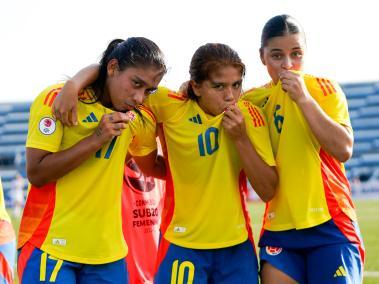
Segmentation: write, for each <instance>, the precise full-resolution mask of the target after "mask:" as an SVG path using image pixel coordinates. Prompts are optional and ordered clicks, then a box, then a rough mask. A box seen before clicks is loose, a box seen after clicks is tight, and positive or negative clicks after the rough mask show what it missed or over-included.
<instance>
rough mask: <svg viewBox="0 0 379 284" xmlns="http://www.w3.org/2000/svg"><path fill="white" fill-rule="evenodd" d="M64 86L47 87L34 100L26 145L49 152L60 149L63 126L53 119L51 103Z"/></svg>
mask: <svg viewBox="0 0 379 284" xmlns="http://www.w3.org/2000/svg"><path fill="white" fill-rule="evenodd" d="M62 86H63V84H58V85H53V86H50V87H48V88H46V89H45V90H44V91H42V93H40V94H39V96H38V97H37V98H36V99H35V101H34V102H33V104H32V106H31V108H30V117H29V125H28V136H27V139H26V147H30V148H37V149H41V150H45V151H49V152H57V151H58V150H59V149H60V145H61V140H62V136H63V126H62V124H61V123H60V122H59V121H55V120H54V119H53V116H52V112H51V105H52V103H53V101H54V99H55V97H56V96H57V95H58V93H59V91H60V90H61V89H62Z"/></svg>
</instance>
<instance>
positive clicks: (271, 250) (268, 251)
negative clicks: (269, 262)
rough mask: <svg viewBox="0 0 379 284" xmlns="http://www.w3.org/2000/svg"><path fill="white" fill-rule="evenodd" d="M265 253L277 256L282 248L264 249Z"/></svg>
mask: <svg viewBox="0 0 379 284" xmlns="http://www.w3.org/2000/svg"><path fill="white" fill-rule="evenodd" d="M266 252H267V254H269V255H278V254H279V253H281V252H282V248H277V247H269V246H267V247H266Z"/></svg>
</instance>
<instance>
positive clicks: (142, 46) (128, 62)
mask: <svg viewBox="0 0 379 284" xmlns="http://www.w3.org/2000/svg"><path fill="white" fill-rule="evenodd" d="M112 59H116V60H117V64H118V68H119V70H120V71H123V70H125V69H127V68H129V67H155V68H157V69H160V70H162V71H161V72H162V74H165V73H166V72H167V68H166V64H165V60H164V56H163V53H162V51H161V50H160V49H159V47H158V46H157V45H156V44H155V43H154V42H153V41H151V40H149V39H147V38H144V37H130V38H128V39H126V40H122V39H114V40H112V41H111V42H110V43H109V45H108V47H107V49H106V50H105V51H104V53H103V56H102V58H101V60H100V68H99V76H98V77H97V79H96V81H95V82H94V83H93V84H92V87H93V89H94V91H95V94H96V100H97V101H101V99H102V97H103V95H104V89H105V83H106V80H107V76H108V75H107V65H108V63H109V61H110V60H112Z"/></svg>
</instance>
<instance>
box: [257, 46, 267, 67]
mask: <svg viewBox="0 0 379 284" xmlns="http://www.w3.org/2000/svg"><path fill="white" fill-rule="evenodd" d="M259 57H260V58H261V61H262V63H263V65H266V60H265V58H264V50H263V47H261V48H260V49H259Z"/></svg>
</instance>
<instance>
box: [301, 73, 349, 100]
mask: <svg viewBox="0 0 379 284" xmlns="http://www.w3.org/2000/svg"><path fill="white" fill-rule="evenodd" d="M303 78H304V82H305V84H306V86H307V88H308V90H309V91H310V93H311V95H312V96H316V97H328V96H330V95H333V94H337V93H342V90H341V87H340V86H339V84H338V83H337V82H336V81H335V80H332V79H330V78H326V77H322V76H315V75H310V74H304V76H303Z"/></svg>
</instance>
